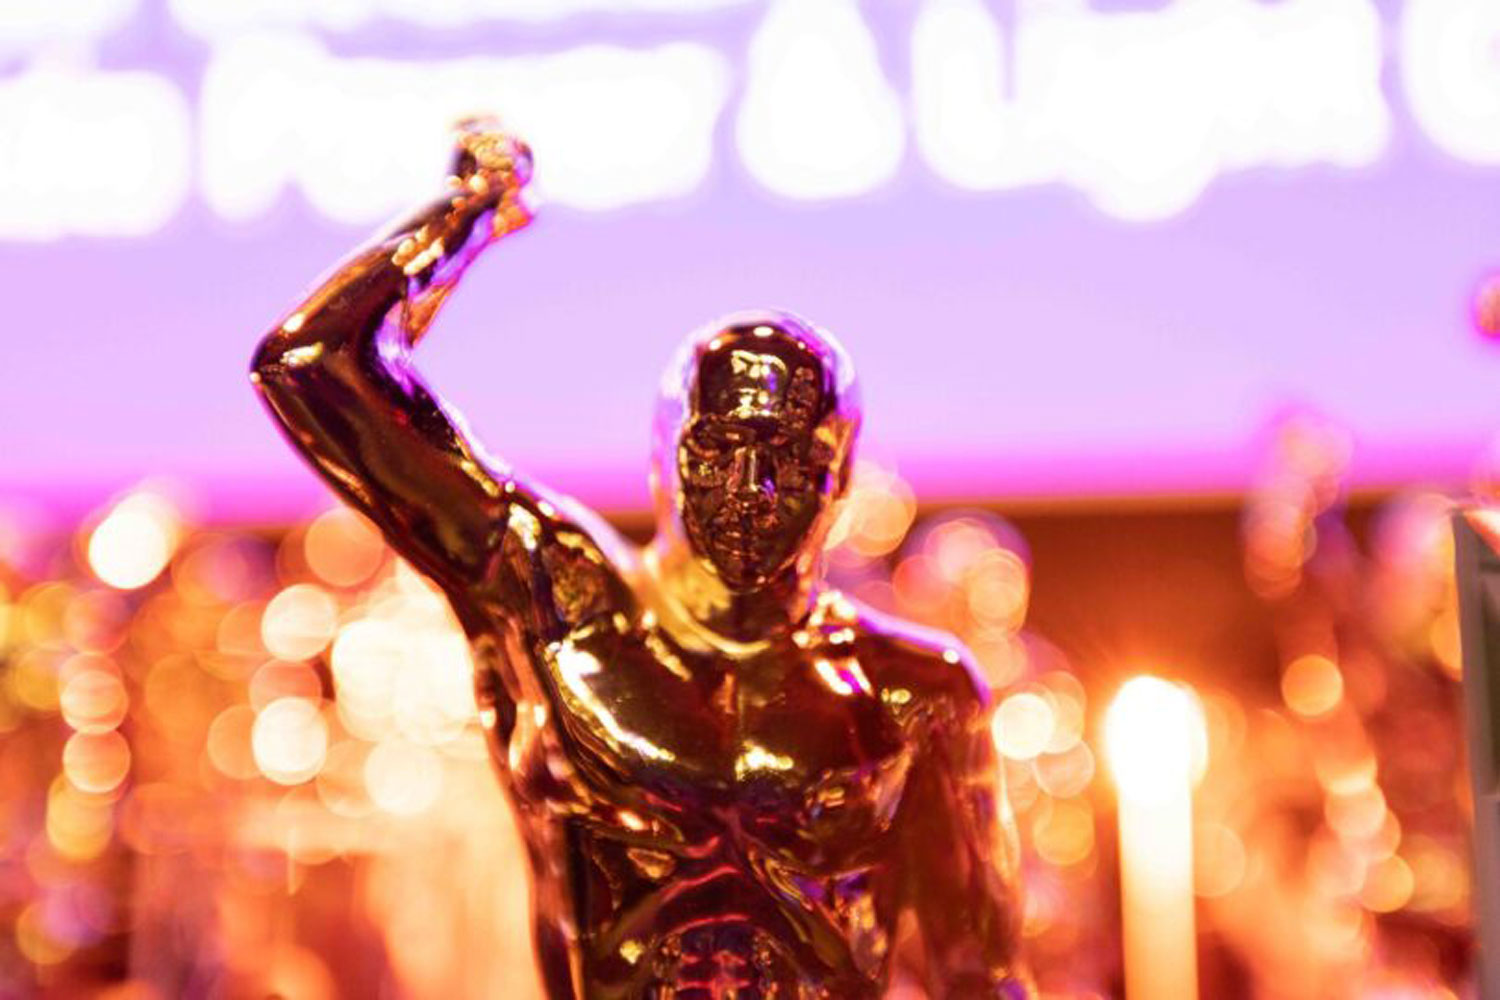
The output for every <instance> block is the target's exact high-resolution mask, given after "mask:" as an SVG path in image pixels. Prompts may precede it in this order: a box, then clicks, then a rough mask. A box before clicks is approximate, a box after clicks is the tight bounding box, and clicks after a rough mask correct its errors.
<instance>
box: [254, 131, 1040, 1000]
mask: <svg viewBox="0 0 1500 1000" xmlns="http://www.w3.org/2000/svg"><path fill="white" fill-rule="evenodd" d="M530 174H531V155H530V152H529V151H528V149H527V148H526V146H525V145H524V144H522V143H521V142H519V141H517V140H516V139H514V138H512V137H510V136H508V135H506V134H505V133H503V132H501V131H499V130H498V129H497V128H495V127H494V126H493V125H492V124H491V123H489V122H487V121H483V120H476V121H471V122H467V123H465V124H464V125H463V126H462V127H461V128H460V130H459V135H458V141H457V155H456V157H455V160H454V164H453V169H452V177H450V178H449V181H448V189H447V190H446V191H445V192H444V193H443V194H442V195H441V196H440V197H438V198H437V199H436V200H435V201H433V202H432V203H431V204H429V205H428V206H427V207H425V208H422V209H421V210H419V211H418V212H416V213H415V214H414V215H413V216H411V217H410V218H409V219H407V220H406V221H404V222H402V223H400V224H399V225H397V226H396V227H394V228H393V229H392V230H391V231H390V232H389V233H388V234H387V235H384V236H381V237H379V238H377V239H375V240H374V241H373V242H371V243H370V244H368V245H367V246H366V247H365V248H363V249H361V250H359V251H357V252H355V253H354V254H353V255H352V256H350V257H349V258H348V259H347V260H345V261H344V262H343V263H342V264H341V265H340V266H339V267H338V268H337V269H336V270H335V271H334V272H333V275H332V277H330V278H328V279H327V280H326V281H324V283H323V284H322V285H321V286H320V287H318V288H317V289H316V290H315V291H314V292H312V294H311V295H310V296H309V297H308V298H307V300H306V301H304V302H303V303H302V304H301V305H300V306H298V307H297V308H296V309H295V311H293V312H292V313H291V314H290V316H288V317H287V319H286V320H285V321H284V322H282V323H280V324H279V325H278V326H277V327H276V328H275V329H274V330H272V331H271V333H270V334H269V335H267V336H266V338H265V339H264V340H263V341H262V342H261V344H260V346H259V349H258V351H257V352H256V354H255V360H254V370H253V374H252V379H253V381H254V382H255V385H256V387H257V388H258V390H259V392H260V393H261V395H262V396H263V397H264V399H265V402H266V404H267V405H268V407H269V409H270V411H271V413H272V414H273V415H274V417H275V418H276V420H277V422H278V423H279V424H280V425H281V427H282V429H283V430H284V431H285V432H286V436H287V438H288V440H290V441H291V442H292V444H293V445H294V446H295V447H296V448H297V449H298V450H299V451H301V453H302V454H303V455H304V456H305V457H306V458H307V460H308V461H309V462H310V463H312V465H313V466H314V467H315V468H316V469H317V470H318V472H319V473H320V474H321V475H322V476H323V478H324V479H325V480H326V481H327V482H328V483H329V485H331V486H332V487H333V488H334V489H335V490H336V491H337V492H338V493H339V494H340V495H341V496H342V497H343V498H344V500H345V501H347V502H348V503H349V504H351V505H352V506H354V507H355V508H357V509H358V510H360V511H362V512H363V513H364V514H365V515H366V516H368V517H369V518H370V519H371V520H372V521H374V523H375V524H377V525H378V526H379V527H380V528H381V530H382V531H383V532H384V533H385V537H386V539H387V541H388V542H389V544H390V545H391V546H392V547H393V548H394V549H395V550H396V551H397V552H398V553H399V554H401V555H402V556H403V557H405V558H406V559H407V560H408V561H410V562H411V563H412V564H413V565H414V566H416V567H417V568H418V569H420V570H421V571H422V572H423V573H425V574H427V575H428V576H429V577H430V578H431V579H432V580H433V581H435V582H436V583H437V584H438V586H440V587H441V588H442V590H443V591H444V592H445V593H446V595H447V597H448V599H449V600H450V601H451V603H452V605H453V608H454V610H455V612H456V614H457V616H458V618H459V620H460V621H461V622H462V623H463V626H464V628H465V630H466V631H467V633H468V636H469V639H470V641H471V643H472V645H473V649H474V653H475V663H476V665H477V674H478V675H477V678H476V684H477V688H478V692H479V704H480V710H481V714H482V718H483V722H484V724H485V727H486V729H487V730H488V734H489V737H490V741H491V746H492V749H493V751H494V757H495V760H496V762H497V765H498V771H499V774H500V779H501V783H502V785H503V786H504V788H505V790H506V792H507V794H508V797H509V800H510V802H511V804H512V806H513V807H514V811H515V815H516V817H517V820H518V822H519V826H520V829H521V831H522V835H523V837H524V840H525V843H526V846H527V849H528V855H529V860H530V866H531V879H532V891H533V900H534V913H535V941H536V951H537V957H538V962H539V965H540V969H541V975H542V980H543V982H544V983H545V985H546V988H547V991H548V993H549V995H550V996H553V997H557V998H581V997H589V998H600V1000H603V998H624V997H649V998H680V1000H688V998H704V1000H708V998H725V1000H727V998H741V1000H748V998H771V997H776V998H786V1000H794V998H795V1000H804V998H832V1000H853V998H863V997H878V996H880V995H881V994H882V993H883V992H884V990H885V988H886V985H887V983H888V981H889V980H890V978H891V972H892V968H893V966H895V965H896V964H897V963H906V964H907V966H906V967H908V968H909V969H910V970H911V971H912V974H913V975H914V976H916V977H917V978H918V979H919V980H920V981H921V982H923V983H925V984H926V987H927V990H928V992H929V994H930V995H931V996H932V997H938V998H949V997H952V998H957V997H1005V998H1020V997H1027V996H1030V995H1031V991H1030V987H1029V985H1028V980H1027V979H1026V977H1025V974H1024V972H1023V971H1022V969H1021V967H1020V964H1019V961H1018V956H1017V952H1018V946H1019V941H1020V928H1019V922H1020V913H1019V900H1018V891H1017V883H1016V875H1015V849H1014V844H1013V835H1012V831H1011V828H1010V826H1009V821H1008V814H1007V811H1006V808H1005V802H1004V795H1003V790H1002V787H1001V784H1000V773H999V768H998V766H997V762H996V753H995V749H994V745H993V742H992V739H991V735H990V726H989V723H990V711H989V696H988V692H987V691H986V689H985V688H984V686H983V684H982V683H981V682H980V681H979V680H978V679H977V676H976V674H975V671H974V669H973V668H972V666H971V663H970V660H969V658H968V655H967V654H966V653H965V652H964V650H963V649H961V648H960V647H959V646H958V644H957V643H956V642H955V641H954V640H952V639H950V638H948V637H945V636H942V635H939V634H935V633H929V632H924V631H920V630H918V629H916V628H914V627H910V626H907V625H905V624H903V623H900V622H896V621H892V620H889V619H886V618H883V617H881V616H879V615H877V614H875V613H874V612H872V611H869V610H867V609H864V608H862V607H860V606H859V605H857V604H856V603H855V602H853V601H852V600H850V599H849V598H847V597H845V596H844V595H842V594H840V593H839V592H838V591H836V590H834V589H832V588H830V587H828V586H827V585H826V584H824V583H823V582H822V581H821V573H822V565H821V564H822V551H823V547H824V539H825V536H826V534H827V532H828V530H829V528H830V526H831V524H832V521H833V517H834V514H835V505H836V503H837V501H838V500H839V498H840V496H841V495H842V494H843V493H844V491H845V489H846V487H847V485H848V481H849V476H850V471H851V466H852V452H853V448H854V440H855V435H856V432H857V430H858V428H859V422H860V415H859V406H858V401H857V397H856V393H855V385H854V376H853V371H852V369H851V367H850V364H849V361H848V359H847V358H846V357H845V355H844V353H843V350H842V349H841V348H840V347H839V346H838V345H837V343H836V342H835V341H834V340H833V339H832V338H831V337H830V336H829V335H828V334H826V333H824V332H823V331H821V330H818V329H816V328H814V327H813V326H811V325H809V324H808V323H806V322H804V321H802V320H800V319H798V318H796V317H794V316H791V315H787V314H785V313H779V312H749V313H740V314H736V315H733V316H730V317H728V318H726V319H724V320H721V321H720V322H718V323H715V324H712V325H711V326H709V327H707V328H705V329H704V330H703V331H702V332H700V333H698V334H697V335H695V336H693V337H691V338H690V339H689V340H688V341H687V343H686V344H685V346H684V347H683V348H682V350H681V351H680V353H679V354H678V356H677V358H676V360H675V361H674V362H673V365H672V368H671V370H670V373H669V377H668V379H667V380H665V381H664V383H663V390H662V396H661V399H660V402H659V404H658V409H657V417H656V425H655V439H654V440H655V457H654V465H653V471H652V485H653V489H654V495H655V503H656V513H657V519H658V527H657V533H656V536H655V538H654V539H653V540H652V541H651V542H650V543H649V544H648V545H647V546H645V547H644V548H641V549H637V548H636V547H634V546H631V545H629V544H627V543H626V542H625V541H624V540H623V539H621V538H620V537H619V536H617V535H616V533H615V532H614V531H613V530H612V529H611V528H610V527H609V526H608V525H607V524H605V523H604V522H603V521H602V520H601V519H599V518H598V517H596V516H594V515H592V514H590V513H589V512H587V511H585V510H581V509H579V508H578V506H577V505H575V504H574V503H573V502H572V501H570V500H568V499H566V498H564V497H560V496H555V495H553V494H551V493H549V492H548V491H547V490H545V489H543V488H541V487H539V486H537V485H536V484H534V483H531V482H528V481H527V480H525V479H523V478H521V477H520V476H518V475H515V474H514V473H512V472H511V471H510V469H509V468H507V467H505V466H504V465H501V464H498V463H496V462H494V461H493V460H491V459H489V458H488V457H486V455H485V454H484V453H483V452H482V451H481V450H480V449H479V448H478V446H477V445H475V444H474V443H473V442H472V441H471V440H469V439H468V437H467V434H466V431H465V429H464V425H463V423H462V421H461V419H460V418H458V417H457V416H456V415H455V414H454V413H453V412H452V411H451V410H450V409H449V408H447V407H446V406H445V405H444V404H443V402H442V400H441V399H439V397H438V396H437V395H436V394H435V393H434V392H432V391H431V390H430V389H429V388H428V387H427V385H426V384H425V383H424V382H423V381H422V378H421V377H420V375H419V374H418V373H417V371H416V369H415V367H414V366H413V364H412V361H411V349H412V348H413V347H414V346H415V345H416V343H417V341H418V340H419V339H420V338H421V337H422V335H423V334H424V333H425V332H426V330H427V328H428V326H429V324H430V323H431V321H432V318H433V316H434V315H435V314H436V312H437V311H438V308H439V307H440V306H441V304H442V302H443V301H444V300H445V298H446V297H447V294H448V293H449V292H450V291H451V290H452V289H453V287H454V286H455V284H456V283H457V282H458V280H459V278H460V277H461V275H462V274H463V272H464V270H465V268H467V267H468V265H469V264H470V263H472V262H473V260H474V259H475V257H476V256H477V255H478V254H479V253H480V252H481V251H482V250H484V249H485V248H486V247H488V246H489V245H490V244H492V243H494V242H496V241H497V240H499V239H501V238H502V237H505V236H507V235H509V234H510V233H513V232H515V231H516V230H518V229H520V228H522V227H524V226H525V225H526V224H527V223H528V222H529V221H530V213H529V211H528V209H527V206H526V202H525V201H524V200H523V197H522V192H523V189H524V187H525V185H526V183H527V180H528V179H529V177H530ZM580 359H581V360H580ZM586 368H587V352H586V350H584V351H580V352H579V353H578V354H575V355H572V357H571V358H570V359H568V360H567V361H566V362H563V361H561V360H560V361H559V366H558V371H559V372H560V373H568V375H570V376H571V377H574V378H579V377H586V376H580V374H579V373H581V372H584V371H586ZM515 374H518V375H521V376H523V377H533V376H534V374H535V373H531V372H526V373H515ZM586 397H587V394H586V393H579V394H578V398H586ZM410 669H413V670H419V669H421V664H417V663H414V664H411V666H410ZM908 917H909V922H908V920H907V919H904V918H908ZM898 925H901V926H902V927H903V933H902V934H901V935H900V941H899V942H898V933H897V929H898ZM908 931H909V932H908Z"/></svg>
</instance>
